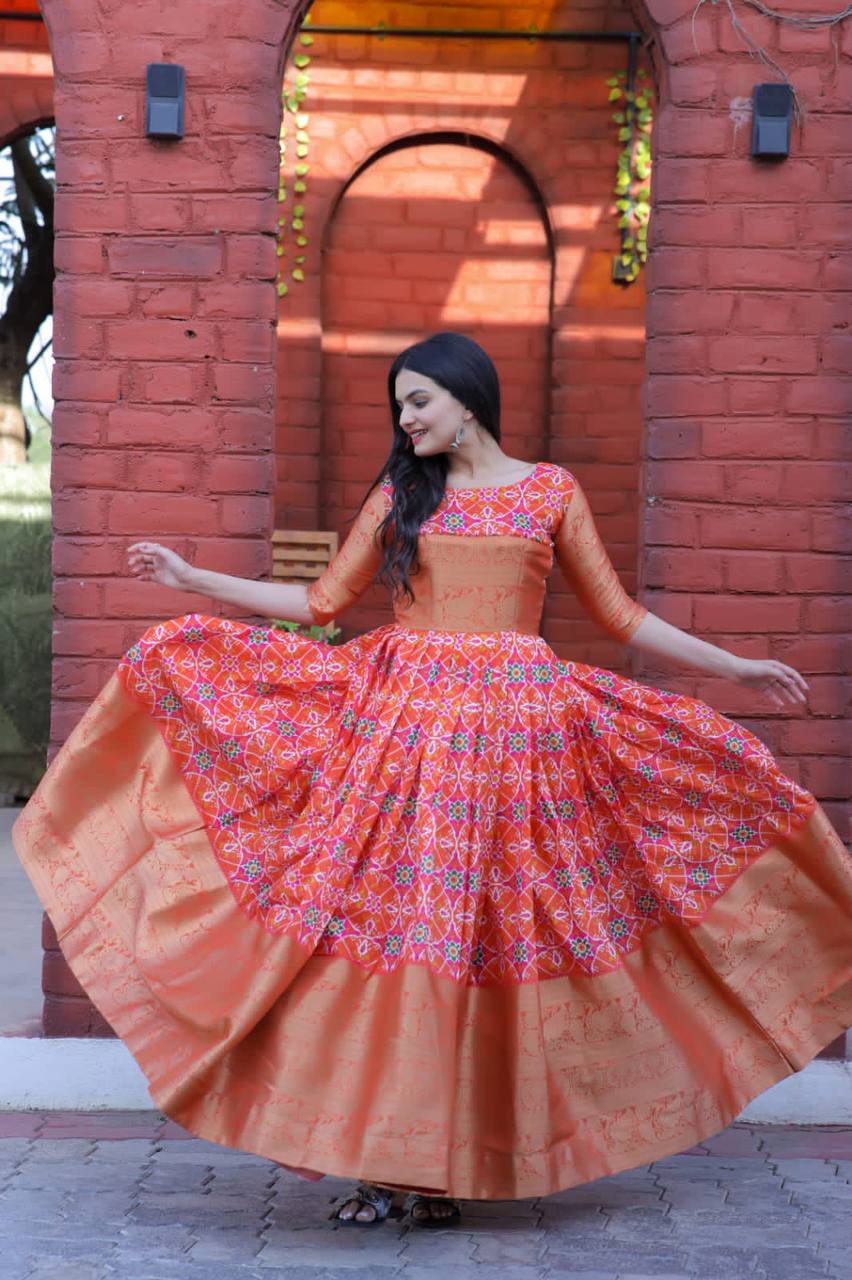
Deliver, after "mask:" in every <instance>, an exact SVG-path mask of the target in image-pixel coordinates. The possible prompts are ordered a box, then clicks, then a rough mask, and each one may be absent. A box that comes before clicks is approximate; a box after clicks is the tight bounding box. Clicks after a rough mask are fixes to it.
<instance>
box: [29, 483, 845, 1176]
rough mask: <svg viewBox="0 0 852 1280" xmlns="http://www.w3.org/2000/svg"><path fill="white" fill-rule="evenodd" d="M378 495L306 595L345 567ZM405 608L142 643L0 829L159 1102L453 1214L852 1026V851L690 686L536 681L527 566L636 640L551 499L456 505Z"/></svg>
mask: <svg viewBox="0 0 852 1280" xmlns="http://www.w3.org/2000/svg"><path fill="white" fill-rule="evenodd" d="M391 498H392V495H391V493H390V490H389V488H388V487H387V486H385V487H378V488H376V489H375V490H374V491H373V492H372V493H371V494H370V496H369V497H368V499H367V501H366V502H365V504H364V506H363V507H362V509H361V511H360V513H359V514H358V517H357V518H356V520H355V523H354V525H353V527H352V530H351V533H350V535H349V537H348V538H347V540H346V543H345V544H344V546H343V547H342V548H341V551H340V553H339V555H338V556H337V557H336V558H335V560H334V562H333V563H332V564H331V565H330V566H329V568H328V570H327V571H326V572H325V573H324V574H323V576H322V577H321V578H320V579H319V580H318V581H317V582H316V583H315V584H314V585H313V587H312V588H311V590H310V592H309V603H310V607H311V610H312V612H313V614H314V616H315V617H316V619H317V621H320V622H324V621H326V620H328V618H331V617H334V616H336V615H337V614H339V613H340V612H341V611H342V610H343V609H345V608H346V606H347V605H348V604H349V603H351V601H352V600H354V599H356V598H357V597H358V595H359V594H360V593H361V592H362V591H363V590H364V589H365V588H366V586H367V585H368V584H369V583H370V581H371V580H372V578H373V576H374V574H375V572H376V569H377V568H378V565H379V561H380V550H379V548H378V546H377V543H376V536H375V535H376V530H377V527H378V525H379V523H380V521H381V520H382V519H383V517H384V514H385V512H386V511H387V509H388V504H389V502H390V501H391ZM418 555H419V560H420V570H419V572H418V573H417V574H416V576H415V578H414V579H413V585H414V589H415V592H416V600H415V602H414V604H413V605H407V606H401V607H400V608H398V609H397V610H396V615H395V622H394V623H393V624H392V625H389V626H385V627H381V628H379V629H377V630H375V631H372V632H370V633H368V634H366V635H362V636H359V637H357V638H356V639H354V640H352V641H350V642H349V643H347V644H345V645H342V646H340V647H337V648H333V647H327V646H326V645H324V644H321V643H317V642H314V641H310V640H307V639H305V638H303V637H301V636H298V635H293V634H289V633H287V632H283V631H279V630H276V629H275V628H274V627H272V626H270V625H258V624H249V623H243V622H237V621H232V620H228V619H222V618H213V617H207V616H204V615H189V616H186V617H183V618H176V619H171V620H170V621H167V622H164V623H162V624H160V625H158V626H155V627H152V628H150V629H149V630H148V631H146V632H145V634H144V635H143V636H142V637H141V638H140V639H139V641H138V643H136V644H135V645H133V647H132V648H131V649H130V650H129V651H128V653H127V654H126V655H125V657H124V658H123V660H122V662H121V663H120V665H119V667H118V670H117V671H116V673H115V674H114V675H113V676H112V677H111V679H110V680H109V682H108V684H107V685H106V687H105V688H104V689H103V691H102V692H101V694H99V696H98V698H97V699H96V700H95V701H94V702H93V704H92V706H91V707H90V708H89V710H88V711H87V713H86V715H85V716H84V718H83V720H82V721H81V723H80V724H79V725H78V726H77V728H76V729H75V730H74V732H73V733H72V734H71V736H70V737H69V739H68V741H67V742H66V744H65V746H64V747H63V749H62V751H60V753H59V754H58V756H57V757H56V759H55V760H54V761H53V763H52V765H51V767H50V769H49V770H48V771H47V774H46V775H45V778H44V779H43V780H42V783H41V785H40V786H39V788H38V790H37V791H36V793H35V795H34V796H33V798H32V800H31V801H30V803H29V804H28V805H27V807H26V809H25V810H24V812H23V813H22V814H21V816H20V817H19V819H18V821H17V823H16V824H15V828H14V830H13V836H14V839H15V846H16V849H17V850H18V853H19V855H20V857H21V859H22V861H23V862H24V864H25V866H26V868H27V870H28V872H29V874H30V876H31V878H32V880H33V883H34V884H35V886H36V888H37V890H38V892H39V894H40V896H41V899H42V901H43V903H44V905H45V907H46V909H47V910H48V912H49V913H50V916H51V919H52V921H53V923H54V926H55V928H56V933H57V937H58V938H59V941H60V945H61V946H62V949H63V952H64V954H65V955H66V957H67V959H68V962H69V964H70V966H71V968H72V971H73V972H74V974H75V975H76V977H77V978H78V980H79V981H80V982H81V983H82V985H83V986H84V987H85V988H86V990H87V991H88V992H89V993H90V994H91V996H92V999H93V1000H94V1001H95V1003H96V1004H97V1006H98V1008H99V1009H100V1010H101V1011H102V1013H103V1014H104V1016H105V1017H106V1018H107V1019H108V1020H109V1022H110V1023H111V1024H112V1026H113V1027H114V1028H115V1030H116V1032H117V1033H118V1034H119V1035H120V1036H121V1037H122V1039H123V1040H124V1041H125V1042H126V1044H127V1045H128V1047H129V1049H130V1050H131V1052H132V1053H133V1054H134V1056H135V1057H136V1059H137V1061H138V1062H139V1064H140V1066H141V1068H142V1070H143V1071H144V1073H145V1075H146V1077H147V1079H148V1081H149V1085H150V1089H151V1094H152V1098H153V1099H154V1101H155V1103H156V1105H157V1106H159V1107H160V1109H161V1110H162V1111H163V1112H164V1113H165V1114H166V1115H170V1116H172V1117H174V1119H175V1120H177V1121H179V1122H180V1123H181V1124H183V1125H185V1126H186V1127H187V1128H188V1129H190V1131H191V1132H193V1133H197V1134H199V1135H200V1136H203V1137H206V1138H209V1139H211V1140H213V1141H216V1142H221V1143H224V1144H225V1145H228V1146H237V1147H242V1148H244V1149H245V1150H249V1151H254V1152H257V1153H259V1154H261V1155H266V1156H268V1157H270V1158H271V1159H273V1160H277V1161H280V1162H282V1163H284V1164H286V1165H289V1166H294V1167H301V1168H304V1169H310V1170H315V1171H321V1172H325V1173H332V1174H336V1175H339V1176H346V1177H354V1178H359V1179H364V1180H367V1181H376V1182H383V1183H386V1184H389V1185H395V1186H400V1187H407V1188H412V1189H417V1190H421V1191H433V1192H437V1193H443V1194H448V1195H455V1196H463V1197H466V1198H470V1199H510V1198H514V1197H523V1196H533V1195H536V1196H537V1195H544V1194H547V1193H548V1192H551V1191H556V1190H559V1189H561V1188H564V1187H570V1186H573V1185H575V1184H577V1183H579V1182H585V1181H589V1180H591V1179H594V1178H599V1177H602V1176H605V1175H606V1174H608V1173H613V1172H616V1171H618V1170H620V1169H626V1168H630V1167H633V1166H635V1165H637V1164H641V1163H644V1162H647V1161H650V1160H654V1159H659V1158H661V1157H662V1156H664V1155H668V1154H671V1153H672V1152H674V1151H679V1150H683V1149H684V1147H687V1146H689V1145H690V1144H691V1143H693V1142H695V1141H699V1140H701V1139H702V1138H704V1137H707V1136H708V1135H709V1134H711V1133H714V1132H716V1131H718V1130H719V1129H720V1128H722V1127H723V1126H724V1125H725V1124H726V1123H728V1122H729V1121H730V1120H731V1119H733V1118H734V1117H735V1116H736V1115H737V1114H738V1113H739V1111H740V1110H741V1109H742V1107H743V1106H744V1105H745V1104H746V1103H747V1102H748V1101H749V1100H750V1099H751V1098H753V1097H754V1096H755V1095H756V1094H758V1093H760V1092H761V1091H762V1090H763V1089H766V1088H768V1087H769V1085H771V1084H773V1083H774V1082H776V1081H777V1080H780V1079H783V1078H784V1077H785V1076H787V1075H789V1074H790V1073H791V1072H793V1071H795V1070H798V1069H799V1068H800V1067H802V1066H804V1065H805V1063H806V1062H808V1061H809V1060H810V1059H811V1058H812V1057H813V1056H814V1054H815V1053H817V1052H818V1050H819V1049H820V1048H821V1047H822V1046H823V1045H825V1044H827V1043H828V1042H829V1041H830V1040H831V1039H832V1038H833V1037H834V1036H836V1035H837V1034H839V1032H840V1031H842V1030H843V1029H844V1028H846V1027H848V1026H849V1024H850V1023H852V867H851V866H850V861H849V857H848V854H847V853H846V851H845V849H844V848H843V846H842V844H841V842H840V838H839V836H838V835H837V833H836V832H835V831H834V829H833V827H832V826H831V824H830V822H829V820H828V818H827V816H826V814H825V812H824V811H823V810H822V809H821V807H820V806H819V805H818V804H817V802H816V800H815V798H814V797H813V796H812V795H811V794H810V793H809V792H807V791H805V790H804V789H803V788H801V787H800V786H798V785H797V784H796V783H795V782H794V781H793V780H792V779H790V778H788V777H787V776H786V775H785V774H784V773H783V772H782V771H781V769H780V768H779V766H778V764H777V762H776V761H775V760H774V759H773V757H772V756H771V754H770V753H769V751H768V750H767V748H766V747H765V746H764V744H763V743H761V742H760V741H759V739H757V738H756V737H755V736H754V735H753V734H751V733H749V732H748V731H747V730H746V729H744V728H743V727H741V726H740V725H738V724H736V723H735V722H734V721H732V720H729V719H727V718H726V717H725V716H723V715H721V714H720V713H719V712H717V711H715V710H713V709H712V708H711V707H709V706H707V705H706V704H704V703H702V702H699V701H697V700H695V699H692V698H689V697H685V696H682V695H679V694H675V693H672V692H667V691H665V690H659V689H654V688H650V687H648V686H646V685H643V684H641V683H639V682H637V681H634V680H631V679H628V678H626V677H623V676H619V675H616V674H614V673H612V672H609V671H606V670H603V669H601V668H598V667H593V666H588V665H585V664H583V663H580V662H575V661H563V660H561V659H560V658H558V657H557V655H556V654H554V652H553V651H552V650H551V649H550V648H549V647H548V645H547V644H546V643H545V641H544V640H543V639H542V638H541V635H540V634H539V624H540V617H541V608H542V603H543V599H544V589H545V580H546V577H547V573H548V572H549V570H550V568H551V566H552V564H553V562H554V560H555V561H557V562H558V564H559V566H560V568H561V570H562V571H563V573H565V575H566V576H567V578H568V580H569V582H570V583H571V585H572V587H573V589H574V590H575V591H576V593H577V595H578V597H579V599H580V600H581V602H582V603H583V606H584V608H585V609H586V610H587V611H588V613H589V614H590V615H591V616H592V617H593V618H594V619H595V620H596V621H597V622H598V623H599V624H600V625H601V626H602V627H603V628H604V629H605V630H607V632H608V633H609V634H611V635H613V636H615V637H617V638H618V639H620V640H627V639H629V638H630V636H631V635H632V634H633V632H634V631H635V629H636V628H637V627H639V626H641V623H642V620H643V618H644V617H645V614H646V612H647V611H646V610H645V609H644V608H643V606H641V605H640V604H638V603H637V602H635V601H633V600H631V599H630V598H629V597H628V596H627V595H626V594H625V592H624V590H623V589H622V587H621V584H620V583H619V580H618V577H617V575H616V573H615V571H614V569H613V566H612V564H611V563H610V561H609V559H608V557H607V555H606V551H605V550H604V548H603V546H602V544H601V541H600V538H599V537H598V534H597V530H596V529H595V526H594V521H593V519H592V516H591V512H590V510H589V506H588V503H587V501H586V499H585V496H584V494H583V493H582V490H581V489H580V486H579V485H578V484H577V482H576V479H575V478H574V477H573V476H572V475H571V474H570V473H569V472H567V471H564V470H563V469H562V468H559V467H554V466H552V465H551V464H546V463H540V464H539V465H538V466H537V467H536V468H535V469H534V471H533V472H532V473H531V474H530V475H528V477H527V478H526V479H525V480H523V481H521V482H520V483H518V484H515V485H510V486H506V487H505V488H499V489H491V490H483V491H474V490H455V491H452V492H448V493H447V494H446V496H445V498H444V499H443V501H442V503H441V505H440V506H439V508H438V509H437V510H436V511H435V513H434V514H433V516H432V517H431V518H430V520H429V521H427V523H426V524H425V525H424V526H423V529H422V531H421V538H420V544H419V552H418Z"/></svg>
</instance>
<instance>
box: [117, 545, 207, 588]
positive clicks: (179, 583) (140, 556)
mask: <svg viewBox="0 0 852 1280" xmlns="http://www.w3.org/2000/svg"><path fill="white" fill-rule="evenodd" d="M127 563H128V566H129V568H130V572H131V573H132V574H133V576H134V577H135V578H141V579H142V580H143V581H147V582H158V583H159V584H160V586H163V587H176V588H177V589H178V590H186V589H187V588H188V584H189V575H190V574H191V573H192V566H191V565H188V564H187V562H186V561H185V560H182V559H181V557H180V556H179V555H178V554H177V552H176V551H170V550H169V548H168V547H162V546H160V544H159V542H134V543H133V545H132V546H130V547H128V548H127Z"/></svg>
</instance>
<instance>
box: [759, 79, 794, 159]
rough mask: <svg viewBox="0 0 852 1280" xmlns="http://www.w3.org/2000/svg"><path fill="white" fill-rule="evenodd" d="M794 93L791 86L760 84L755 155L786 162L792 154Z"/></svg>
mask: <svg viewBox="0 0 852 1280" xmlns="http://www.w3.org/2000/svg"><path fill="white" fill-rule="evenodd" d="M792 115H793V90H792V89H791V88H790V86H789V85H788V84H756V85H755V86H754V113H753V117H752V128H751V154H752V155H753V156H768V157H770V158H772V159H775V160H778V159H783V157H784V156H788V155H789V154H790V121H791V118H792Z"/></svg>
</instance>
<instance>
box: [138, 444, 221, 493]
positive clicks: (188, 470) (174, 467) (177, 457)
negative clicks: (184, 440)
mask: <svg viewBox="0 0 852 1280" xmlns="http://www.w3.org/2000/svg"><path fill="white" fill-rule="evenodd" d="M203 470H204V459H203V457H202V456H199V454H198V453H177V452H163V453H158V452H152V451H150V450H148V449H146V450H144V451H142V452H136V451H134V452H133V453H131V454H129V456H128V474H129V475H130V476H132V479H133V489H134V490H135V491H136V492H137V493H139V492H142V491H143V490H151V489H162V490H164V491H166V492H168V493H181V492H189V493H196V492H197V491H198V489H199V488H200V487H201V485H200V479H201V476H202V475H203Z"/></svg>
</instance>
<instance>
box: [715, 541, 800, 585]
mask: <svg viewBox="0 0 852 1280" xmlns="http://www.w3.org/2000/svg"><path fill="white" fill-rule="evenodd" d="M721 567H722V571H723V573H724V578H725V586H726V587H727V589H728V590H729V591H763V592H766V591H783V590H784V589H785V588H784V564H783V557H782V556H780V555H778V554H775V555H771V556H769V555H766V554H765V553H760V552H751V551H734V552H731V553H730V554H728V555H725V556H723V557H722V564H721Z"/></svg>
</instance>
